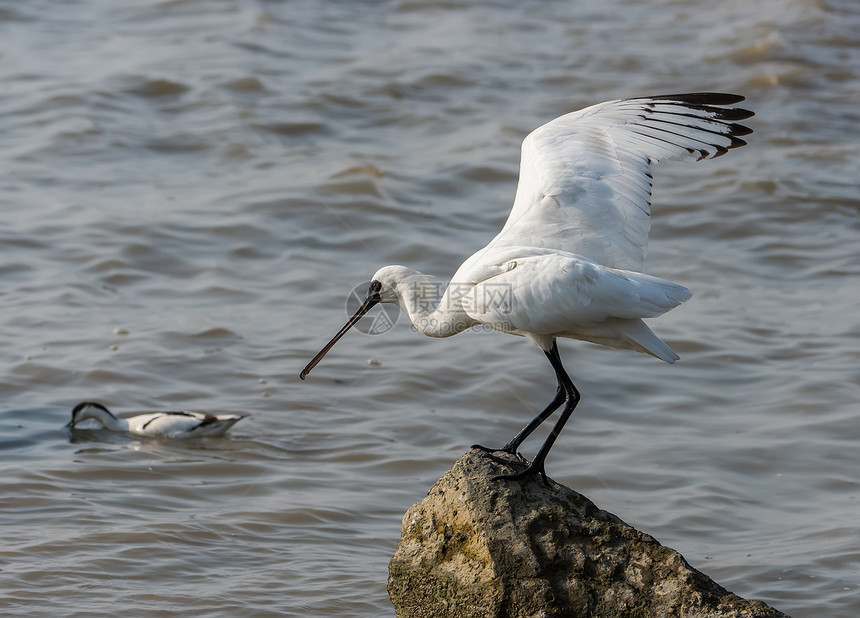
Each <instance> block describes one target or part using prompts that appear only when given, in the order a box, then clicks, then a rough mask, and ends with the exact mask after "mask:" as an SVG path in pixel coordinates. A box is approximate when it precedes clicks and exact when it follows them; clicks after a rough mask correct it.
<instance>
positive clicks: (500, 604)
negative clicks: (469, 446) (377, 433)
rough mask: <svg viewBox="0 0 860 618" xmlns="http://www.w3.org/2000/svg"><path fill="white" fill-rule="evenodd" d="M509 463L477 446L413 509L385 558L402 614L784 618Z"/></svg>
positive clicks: (404, 617)
mask: <svg viewBox="0 0 860 618" xmlns="http://www.w3.org/2000/svg"><path fill="white" fill-rule="evenodd" d="M497 455H505V454H504V453H497ZM504 459H505V460H508V461H514V458H513V457H507V456H505V458H504ZM513 471H515V468H513V467H510V466H508V465H507V464H505V463H504V461H494V459H493V458H490V457H488V456H486V455H485V454H484V453H482V452H480V451H477V450H474V449H473V450H472V451H470V452H469V453H466V454H465V455H464V456H463V457H461V458H460V459H459V460H458V461H457V463H455V464H454V466H453V467H452V468H451V469H450V470H448V472H446V473H445V474H444V475H443V476H442V478H441V479H440V480H439V481H438V482H437V483H436V484H435V485H434V486H433V488H432V489H431V490H430V493H429V494H428V496H427V498H425V499H424V500H422V501H421V502H419V503H417V504H415V505H414V506H413V507H412V508H410V509H409V511H408V512H407V513H406V516H405V517H404V518H403V532H402V536H401V538H400V543H399V544H398V546H397V550H396V552H395V554H394V557H393V558H392V559H391V563H390V565H389V579H388V593H389V595H390V597H391V601H392V602H393V603H394V607H395V609H396V611H397V616H398V617H400V618H430V617H434V618H438V617H443V616H451V617H455V616H456V617H457V618H468V617H475V618H478V617H480V618H490V617H499V618H501V617H506V618H520V617H523V618H525V617H530V618H531V617H533V618H551V617H561V616H582V617H601V618H611V617H616V616H617V617H622V616H624V617H625V618H632V617H634V616H636V617H640V616H641V617H643V618H645V617H648V618H652V617H675V616H678V617H684V618H693V617H695V618H729V617H731V618H764V617H769V618H770V617H777V616H785V614H783V613H782V612H779V611H777V610H775V609H773V608H772V607H769V606H768V605H765V604H764V603H762V602H761V601H748V600H745V599H742V598H740V597H738V596H736V595H734V594H732V593H730V592H728V591H727V590H725V589H724V588H722V587H721V586H719V585H718V584H716V583H714V582H713V581H712V580H711V579H710V578H708V576H706V575H704V574H703V573H701V572H699V571H697V570H696V569H694V568H693V567H691V566H690V565H689V564H687V561H686V560H684V557H683V556H681V555H680V554H679V553H678V552H676V551H674V550H672V549H669V548H668V547H664V546H663V545H661V544H660V543H658V542H657V541H656V540H654V539H653V538H652V537H650V536H649V535H647V534H645V533H643V532H639V531H638V530H636V529H635V528H633V527H631V526H629V525H627V524H625V523H624V522H623V521H621V520H620V519H619V518H618V517H616V516H615V515H613V514H611V513H608V512H606V511H603V510H600V509H599V508H597V507H596V506H595V505H594V504H593V503H592V502H591V501H590V500H589V499H588V498H586V497H584V496H582V495H580V494H578V493H577V492H575V491H573V490H572V489H569V488H567V487H564V486H563V485H559V484H557V483H553V484H552V487H546V486H545V485H544V484H543V483H542V482H540V481H539V480H528V481H504V480H493V477H495V476H496V475H499V474H510V473H511V472H513Z"/></svg>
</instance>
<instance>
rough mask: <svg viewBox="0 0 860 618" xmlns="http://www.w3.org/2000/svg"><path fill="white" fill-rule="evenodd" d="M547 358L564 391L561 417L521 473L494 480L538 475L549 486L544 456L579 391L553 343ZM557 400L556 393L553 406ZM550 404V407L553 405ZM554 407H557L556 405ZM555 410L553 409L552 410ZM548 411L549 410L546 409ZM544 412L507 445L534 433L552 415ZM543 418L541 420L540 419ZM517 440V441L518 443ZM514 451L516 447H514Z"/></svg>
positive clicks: (572, 406) (570, 411)
mask: <svg viewBox="0 0 860 618" xmlns="http://www.w3.org/2000/svg"><path fill="white" fill-rule="evenodd" d="M546 355H547V358H549V362H550V363H551V364H552V368H553V369H555V375H556V377H557V378H558V385H559V388H560V389H561V390H563V391H564V398H565V405H564V409H563V410H562V411H561V416H560V417H559V419H558V421H556V423H555V427H553V428H552V431H551V432H550V434H549V436H547V439H546V440H545V441H544V443H543V445H542V446H541V447H540V450H539V451H538V453H537V455H535V458H534V459H533V460H532V462H531V463H530V464H529V465H528V466H527V467H526V469H525V470H522V471H521V472H517V473H516V474H511V475H506V476H498V477H496V478H499V479H506V480H512V481H515V480H519V479H524V478H527V477H529V476H532V475H534V474H540V476H541V478H542V479H543V482H544V483H545V484H547V485H549V481H548V480H547V478H546V470H545V469H544V462H545V461H546V456H547V455H548V454H549V451H550V449H551V448H552V445H553V444H554V443H555V440H556V438H558V435H559V434H560V433H561V430H562V429H563V428H564V425H565V423H567V420H568V419H569V418H570V415H571V414H573V410H574V408H576V404H578V403H579V400H580V395H579V391H578V390H576V387H575V386H574V385H573V380H571V379H570V376H568V375H567V372H566V371H565V370H564V367H563V366H562V364H561V357H560V356H559V354H558V346H557V345H556V344H555V342H553V344H552V349H551V350H550V351H549V352H547V353H546ZM558 399H559V396H558V393H556V398H555V399H554V400H553V404H555V402H556V400H558ZM553 404H550V405H553ZM556 407H558V406H557V405H556ZM554 409H555V408H553V410H554ZM547 410H549V408H547ZM547 410H544V411H543V412H541V414H540V415H538V416H537V417H536V418H535V419H534V420H533V421H532V422H531V423H529V424H528V425H527V426H526V427H525V428H523V430H522V431H521V432H520V433H519V434H517V436H516V437H515V438H514V439H513V440H511V442H509V443H508V444H509V445H510V444H516V445H517V446H518V445H519V443H520V442H522V441H523V440H524V439H525V438H526V437H527V436H528V435H529V434H530V433H531V432H532V431H534V429H535V427H537V426H538V425H540V423H541V422H542V421H543V420H544V419H545V418H546V417H547V416H549V415H550V414H551V413H552V410H550V411H549V412H547ZM542 417H543V418H542ZM518 440H519V441H518ZM514 449H516V447H514Z"/></svg>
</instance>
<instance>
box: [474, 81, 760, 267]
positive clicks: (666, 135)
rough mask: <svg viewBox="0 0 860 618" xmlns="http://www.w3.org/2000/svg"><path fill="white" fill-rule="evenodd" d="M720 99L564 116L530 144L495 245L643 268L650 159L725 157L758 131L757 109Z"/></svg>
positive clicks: (681, 98)
mask: <svg viewBox="0 0 860 618" xmlns="http://www.w3.org/2000/svg"><path fill="white" fill-rule="evenodd" d="M742 100H743V97H741V96H738V95H730V94H719V93H695V94H684V95H664V96H656V97H648V98H638V99H622V100H617V101H609V102H606V103H600V104H598V105H593V106H591V107H587V108H585V109H583V110H580V111H578V112H573V113H570V114H566V115H564V116H561V117H560V118H556V119H555V120H553V121H551V122H549V123H547V124H545V125H543V126H542V127H539V128H538V129H536V130H534V131H533V132H532V133H530V134H529V135H528V136H527V137H526V139H525V140H524V141H523V147H522V159H521V163H520V180H519V185H518V187H517V193H516V198H515V199H514V206H513V209H512V210H511V213H510V215H509V217H508V220H507V222H506V223H505V226H504V228H502V231H501V232H500V233H499V235H498V236H496V237H495V238H494V239H493V240H492V241H491V242H490V244H489V245H488V247H505V246H514V245H520V246H522V245H528V246H533V247H540V248H545V249H556V250H561V251H568V252H571V253H575V254H578V255H583V256H585V257H588V258H590V259H592V260H594V261H595V262H597V263H599V264H603V265H606V266H610V267H612V268H621V269H627V270H634V271H639V270H641V269H642V266H643V263H644V261H645V253H646V251H647V248H648V232H649V230H650V216H651V174H650V167H651V164H652V163H656V162H658V161H662V160H667V159H669V160H671V159H693V160H701V159H706V158H714V157H718V156H720V155H722V154H725V153H726V152H727V151H728V150H729V149H731V148H737V147H739V146H743V145H744V144H745V143H746V142H744V141H743V140H742V139H740V138H739V137H738V136H740V135H747V134H749V133H751V130H750V129H749V128H747V127H745V126H743V125H740V124H736V123H734V122H733V121H735V120H742V119H744V118H749V117H750V116H752V115H753V113H752V112H750V111H748V110H744V109H739V108H725V107H718V106H723V105H730V104H733V103H737V102H739V101H742Z"/></svg>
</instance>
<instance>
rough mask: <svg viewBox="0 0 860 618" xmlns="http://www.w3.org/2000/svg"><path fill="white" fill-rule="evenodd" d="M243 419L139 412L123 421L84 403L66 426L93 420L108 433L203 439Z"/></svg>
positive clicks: (232, 415)
mask: <svg viewBox="0 0 860 618" xmlns="http://www.w3.org/2000/svg"><path fill="white" fill-rule="evenodd" d="M243 418H245V415H243V414H219V415H215V414H206V413H204V412H189V411H178V412H141V413H139V414H134V415H131V416H126V417H119V416H116V415H115V414H113V413H112V412H111V411H110V410H108V409H107V408H106V407H105V406H103V405H102V404H100V403H96V402H95V401H84V402H82V403H79V404H78V405H76V406H75V407H74V409H73V410H72V420H71V421H70V422H69V424H68V425H67V426H68V427H70V428H72V429H74V428H75V427H76V426H77V424H78V423H81V422H83V421H85V420H87V419H95V420H96V421H98V422H99V423H100V424H101V425H102V427H104V428H105V429H109V430H110V431H124V432H127V433H132V434H135V435H138V436H156V437H162V438H203V437H212V436H220V435H223V434H224V433H225V432H226V431H227V430H228V429H230V428H231V427H232V426H233V425H235V424H236V423H238V422H239V421H240V420H242V419H243Z"/></svg>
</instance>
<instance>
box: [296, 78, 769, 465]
mask: <svg viewBox="0 0 860 618" xmlns="http://www.w3.org/2000/svg"><path fill="white" fill-rule="evenodd" d="M743 100H744V97H742V96H739V95H735V94H721V93H711V92H702V93H691V94H674V95H661V96H653V97H643V98H633V99H622V100H617V101H608V102H606V103H600V104H598V105H593V106H591V107H587V108H585V109H583V110H580V111H578V112H573V113H570V114H566V115H564V116H561V117H559V118H556V119H555V120H553V121H551V122H549V123H547V124H545V125H543V126H542V127H540V128H538V129H536V130H534V131H533V132H532V133H530V134H529V135H528V136H527V137H526V138H525V140H524V141H523V146H522V159H521V162H520V179H519V185H518V186H517V192H516V197H515V198H514V205H513V209H512V210H511V213H510V215H509V216H508V220H507V222H506V223H505V226H504V227H503V228H502V231H501V232H500V233H499V234H498V235H497V236H496V237H495V238H494V239H493V240H492V241H490V244H488V245H487V246H486V247H484V248H483V249H481V250H480V251H478V252H477V253H475V254H474V255H473V256H472V257H470V258H469V259H467V260H466V261H465V262H463V264H462V265H461V266H460V268H459V269H458V270H457V272H456V273H455V274H454V276H453V277H452V278H451V280H450V283H448V285H447V286H445V285H444V283H443V282H441V281H439V280H438V279H434V278H432V277H428V276H427V275H423V274H421V273H419V272H417V271H415V270H412V269H411V268H407V267H405V266H385V267H384V268H381V269H379V270H378V271H377V272H376V274H375V275H373V280H372V282H371V284H370V289H369V290H368V291H367V295H366V297H365V300H364V303H363V304H362V305H361V308H360V309H359V310H358V311H357V312H356V313H355V315H354V316H353V317H352V318H350V319H349V321H348V322H347V323H346V325H345V326H344V327H343V328H342V329H341V330H340V331H339V332H338V333H337V334H336V335H335V336H334V338H333V339H332V340H331V341H330V342H329V343H328V344H326V346H325V347H324V348H323V349H322V350H321V351H320V353H319V354H317V355H316V356H315V357H314V358H313V360H311V362H310V363H308V365H307V367H305V368H304V370H303V371H302V373H301V378H302V379H304V378H305V376H307V374H308V373H309V372H310V371H311V370H312V369H313V368H314V367H315V366H316V365H317V364H318V363H319V362H320V360H322V358H323V356H325V354H326V353H327V352H328V351H329V350H330V349H331V347H332V346H333V345H334V344H335V343H336V342H337V341H338V340H339V339H340V338H341V337H342V336H343V335H344V333H346V331H347V330H349V328H350V327H352V326H353V325H354V324H355V323H356V322H358V320H359V319H360V318H361V317H362V316H363V315H364V314H365V313H367V311H368V310H369V309H370V308H371V307H373V306H374V305H376V304H377V303H397V304H398V305H399V306H400V308H401V309H403V310H404V311H405V312H406V313H407V314H408V315H409V319H410V320H411V321H412V323H413V324H414V325H415V327H416V328H417V329H418V330H420V331H421V332H422V333H424V334H425V335H428V336H430V337H448V336H451V335H454V334H457V333H459V332H462V331H463V330H466V329H467V328H470V327H472V326H475V325H478V324H486V325H489V326H491V327H492V328H494V329H496V330H500V331H502V332H505V333H510V334H512V335H521V336H523V337H526V338H528V339H530V340H531V341H532V342H534V343H535V345H537V346H538V347H539V348H540V349H541V350H543V351H544V353H545V354H546V356H547V358H548V359H549V362H550V364H551V365H552V368H553V370H554V371H555V376H556V379H557V381H558V389H557V390H556V393H555V396H554V397H553V399H552V401H551V402H550V404H549V405H548V406H547V407H546V408H545V409H544V410H543V411H542V412H541V413H540V414H538V415H537V416H536V417H535V418H534V419H533V420H532V421H531V422H530V423H529V424H528V425H526V426H525V427H524V428H523V429H522V430H521V431H520V432H519V433H518V434H517V435H516V436H515V437H514V438H513V439H512V440H511V441H510V442H508V443H507V444H506V445H504V446H503V447H501V448H500V449H488V448H486V447H478V448H481V449H483V450H485V451H493V450H499V451H506V452H508V453H511V454H514V455H518V453H517V449H518V448H519V446H520V444H521V443H522V442H523V441H524V440H525V439H526V438H527V437H528V436H529V435H530V434H531V433H532V432H533V431H534V430H535V428H537V427H538V425H540V424H541V423H542V422H543V421H545V420H546V419H547V418H548V417H549V416H550V415H552V413H553V412H555V411H556V410H557V409H558V408H560V407H561V406H562V405H564V408H563V409H562V412H561V414H560V416H559V418H558V420H557V422H556V424H555V426H554V427H553V429H552V431H551V432H550V434H549V436H548V437H547V438H546V440H545V441H544V443H543V445H542V446H541V448H540V450H538V452H537V454H536V455H535V457H534V459H533V460H532V461H531V463H528V465H526V466H525V468H524V469H523V470H522V471H521V472H518V473H517V474H513V475H511V476H505V477H501V478H506V479H522V478H526V477H529V476H531V475H535V474H540V475H541V477H542V478H543V480H544V482H546V472H545V469H544V462H545V460H546V456H547V454H548V453H549V451H550V449H551V448H552V445H553V443H554V442H555V440H556V438H557V437H558V435H559V433H560V432H561V430H562V428H563V427H564V425H565V423H566V422H567V420H568V418H569V417H570V415H571V413H572V412H573V409H574V408H575V407H576V404H577V403H578V402H579V399H580V396H579V392H578V391H577V390H576V387H575V386H574V385H573V381H572V380H571V379H570V377H569V376H568V375H567V372H566V371H565V370H564V367H563V366H562V363H561V357H560V356H559V353H558V346H557V344H556V339H557V338H558V337H566V338H570V339H581V340H583V341H591V342H594V343H599V344H603V345H605V346H609V347H611V348H622V349H632V350H636V351H638V352H644V353H646V354H651V355H652V356H656V357H657V358H659V359H661V360H664V361H666V362H667V363H673V362H675V361H676V360H677V359H678V355H677V354H675V352H673V351H672V349H671V348H670V347H669V346H668V345H666V344H665V343H664V342H663V341H661V340H660V339H659V338H658V337H657V336H656V335H655V334H654V333H653V332H652V331H651V329H650V328H648V326H646V325H645V323H644V322H643V321H642V318H653V317H657V316H659V315H661V314H663V313H665V312H667V311H669V310H670V309H672V308H674V307H677V306H678V305H680V304H681V303H683V302H684V301H686V300H688V299H689V298H690V297H691V296H692V294H691V293H690V291H689V290H688V289H687V288H685V287H683V286H681V285H678V284H676V283H672V282H670V281H666V280H665V279H659V278H657V277H653V276H651V275H646V274H643V273H642V272H641V270H642V267H643V264H644V261H645V252H646V249H647V244H648V231H649V227H650V217H651V166H652V164H654V163H658V162H660V161H664V160H673V159H677V160H681V159H688V160H702V159H711V158H714V157H719V156H721V155H723V154H725V153H726V152H728V151H729V150H730V149H732V148H738V147H740V146H744V145H745V144H746V142H745V141H744V140H742V139H740V137H739V136H742V135H748V134H749V133H752V130H751V129H750V128H748V127H745V126H743V125H741V124H737V123H736V122H735V121H738V120H743V119H745V118H749V117H750V116H752V115H753V112H751V111H748V110H745V109H740V108H736V107H729V106H731V105H733V104H735V103H738V102H740V101H743Z"/></svg>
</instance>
